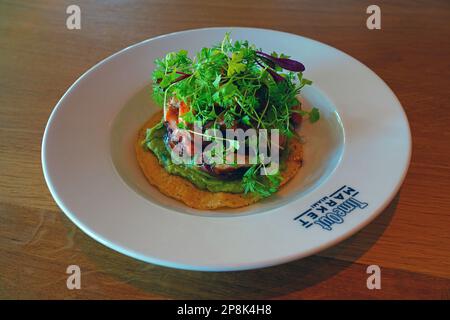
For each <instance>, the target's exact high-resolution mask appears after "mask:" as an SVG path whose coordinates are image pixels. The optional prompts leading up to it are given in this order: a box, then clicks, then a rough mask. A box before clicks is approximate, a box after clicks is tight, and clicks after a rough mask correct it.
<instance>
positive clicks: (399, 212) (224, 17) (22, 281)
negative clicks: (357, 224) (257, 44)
mask: <svg viewBox="0 0 450 320" xmlns="http://www.w3.org/2000/svg"><path fill="white" fill-rule="evenodd" d="M69 4H78V5H79V6H80V7H81V11H82V12H81V13H82V29H81V30H68V29H67V28H66V25H65V22H66V17H67V14H66V8H67V6H68V5H69ZM370 4H372V1H364V0H363V1H360V0H358V1H357V0H354V1H325V0H320V1H318V0H315V1H298V0H283V1H267V0H262V1H247V0H227V1H220V2H215V1H211V0H195V1H181V0H173V1H170V0H153V1H138V0H135V1H119V0H115V1H106V0H105V1H97V2H94V1H74V0H72V1H55V0H47V1H8V0H1V1H0V298H3V299H11V298H19V299H21V298H30V299H47V298H51V299H56V298H58V299H81V298H100V299H103V298H105V299H117V298H125V299H128V298H148V299H173V298H191V299H197V298H226V299H231V298H239V299H246V298H261V299H266V298H270V299H312V298H324V299H343V298H352V299H364V298H374V299H383V298H395V299H409V298H417V299H431V298H437V299H450V197H449V194H450V150H449V147H450V129H449V126H450V89H449V88H450V80H449V79H450V72H449V71H450V59H449V57H450V24H449V21H450V2H449V1H446V0H442V1H389V2H387V1H377V2H376V4H378V5H379V6H380V7H381V12H382V29H381V30H372V31H371V30H368V29H367V28H366V25H365V22H366V18H367V16H368V15H367V14H366V8H367V6H368V5H370ZM209 26H252V27H262V28H272V29H278V30H282V31H287V32H292V33H296V34H300V35H303V36H306V37H310V38H313V39H316V40H319V41H322V42H325V43H327V44H330V45H332V46H334V47H336V48H338V49H341V50H343V51H345V52H347V53H348V54H350V55H352V56H353V57H355V58H357V59H359V60H360V61H362V62H363V63H365V64H366V65H367V66H369V67H370V68H371V69H372V70H374V71H375V72H376V73H377V74H378V75H379V76H380V77H381V78H383V79H384V80H385V81H386V82H387V84H388V85H389V86H390V87H391V88H392V90H393V91H394V92H395V93H396V95H397V96H398V98H399V99H400V101H401V103H402V105H403V106H404V108H405V110H406V113H407V115H408V118H409V121H410V125H411V129H412V135H413V155H412V162H411V166H410V169H409V173H408V175H407V177H406V180H405V182H404V184H403V187H402V188H401V190H400V192H399V193H398V194H397V196H396V197H395V199H394V201H393V202H392V203H391V204H390V206H389V207H388V208H387V209H386V210H385V211H384V212H383V213H382V214H381V215H380V216H379V218H377V219H376V221H375V222H373V223H372V224H370V225H369V226H368V227H366V228H365V229H363V230H362V231H361V232H359V233H358V234H356V235H355V236H353V237H352V238H350V239H348V240H346V241H344V242H343V243H341V244H339V245H337V246H335V247H333V248H332V249H329V250H327V251H324V252H321V253H320V254H317V255H315V256H312V257H309V258H306V259H302V260H299V261H295V262H292V263H288V264H285V265H280V266H277V267H271V268H267V269H261V270H254V271H243V272H229V273H202V272H192V271H180V270H172V269H168V268H164V267H159V266H155V265H151V264H146V263H142V262H139V261H136V260H133V259H131V258H128V257H126V256H123V255H121V254H119V253H116V252H114V251H112V250H110V249H108V248H106V247H104V246H102V245H101V244H99V243H98V242H96V241H94V240H92V239H91V238H89V237H88V236H87V235H85V234H84V233H83V232H81V231H80V230H79V229H78V228H77V227H76V226H75V225H74V224H73V223H71V222H70V221H69V220H68V219H67V218H66V217H65V216H64V215H63V214H62V212H61V211H60V210H59V209H58V207H57V206H56V204H55V202H54V201H53V199H52V197H51V195H50V193H49V191H48V189H47V187H46V185H45V182H44V179H43V175H42V170H41V161H40V148H41V140H42V134H43V131H44V128H45V124H46V121H47V119H48V117H49V115H50V112H51V110H52V108H53V107H54V106H55V104H56V102H57V101H58V99H59V98H60V97H61V96H62V95H63V94H64V92H65V91H66V90H67V88H68V87H69V86H70V85H71V84H72V83H73V82H74V81H75V80H76V79H77V78H78V77H79V76H80V75H81V74H82V73H83V72H84V71H86V70H87V69H88V68H89V67H91V66H92V65H94V64H95V63H97V62H98V61H100V60H101V59H103V58H105V57H107V56H109V55H110V54H112V53H114V52H116V51H118V50H120V49H122V48H124V47H126V46H129V45H131V44H134V43H136V42H139V41H141V40H144V39H147V38H150V37H153V36H157V35H160V34H165V33H169V32H173V31H178V30H183V29H190V28H199V27H209ZM70 264H77V265H79V266H80V267H81V270H82V289H81V290H68V289H67V287H66V279H67V275H66V268H67V266H68V265H70ZM371 264H377V265H379V266H380V267H381V271H382V289H381V290H368V289H367V288H366V279H367V276H368V275H367V274H366V268H367V266H368V265H371Z"/></svg>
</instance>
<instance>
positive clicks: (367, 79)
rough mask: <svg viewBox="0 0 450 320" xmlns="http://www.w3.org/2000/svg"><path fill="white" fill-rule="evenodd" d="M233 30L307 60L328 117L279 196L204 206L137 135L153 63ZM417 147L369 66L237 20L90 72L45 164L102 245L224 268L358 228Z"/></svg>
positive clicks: (169, 261) (161, 260) (52, 122)
mask: <svg viewBox="0 0 450 320" xmlns="http://www.w3.org/2000/svg"><path fill="white" fill-rule="evenodd" d="M226 31H232V38H233V39H234V40H244V39H246V40H249V41H250V43H254V44H256V45H257V46H258V47H261V48H262V49H263V50H264V51H265V52H272V51H277V52H283V53H285V54H288V55H290V56H292V58H293V59H296V60H299V61H302V62H303V63H304V64H305V66H306V72H305V76H306V77H307V78H309V79H312V80H313V81H314V84H313V85H312V86H311V87H309V88H307V89H306V90H304V92H303V94H302V99H303V100H304V101H305V104H306V105H307V106H308V105H310V106H312V105H313V106H315V107H317V108H319V109H320V112H321V116H322V117H321V120H320V121H319V122H318V123H316V124H314V125H309V124H307V123H305V124H304V126H303V127H302V128H301V131H300V134H301V135H303V136H304V137H305V140H306V144H305V159H304V167H303V168H302V170H301V171H300V173H299V174H298V175H297V176H296V178H295V179H294V180H293V181H291V182H290V183H289V184H288V185H287V186H286V187H285V188H283V189H282V190H281V191H280V192H279V194H277V195H276V196H274V197H272V198H270V199H268V200H266V201H263V202H261V203H258V204H256V205H254V206H250V207H247V208H244V209H239V210H219V211H211V212H208V211H198V210H194V209H191V208H188V207H186V206H184V205H183V204H181V203H179V202H177V201H175V200H172V199H169V198H167V197H165V196H163V195H162V194H160V193H159V192H158V191H157V190H156V189H155V188H154V187H152V186H150V185H149V184H148V183H147V181H146V180H145V178H144V176H143V175H142V173H141V172H140V170H139V168H138V165H137V162H136V160H135V155H134V150H133V143H134V140H135V139H136V133H137V130H138V128H139V127H140V126H141V125H142V124H143V123H144V122H145V120H146V119H147V118H148V117H149V116H150V115H151V114H152V113H153V112H155V111H156V110H157V107H156V106H154V105H153V103H152V101H151V98H150V93H149V92H150V88H149V85H150V76H151V72H152V70H153V61H154V59H155V58H157V57H161V56H163V55H165V54H166V53H167V52H170V51H176V50H180V49H186V50H188V51H189V52H190V53H191V54H193V53H195V52H196V51H198V50H199V49H200V48H202V47H204V46H210V45H212V44H215V43H218V42H219V41H221V39H222V38H223V36H224V34H225V32H226ZM410 153H411V137H410V130H409V126H408V121H407V119H406V116H405V113H404V111H403V109H402V107H401V105H400V103H399V101H398V100H397V98H396V97H395V95H394V94H393V93H392V91H391V90H390V89H389V88H388V86H387V85H386V84H385V83H384V82H383V81H382V80H381V79H380V78H379V77H378V76H377V75H376V74H375V73H373V72H372V71H371V70H369V69H368V68H367V67H365V66H364V65H363V64H361V63H360V62H358V61H357V60H355V59H353V58H352V57H350V56H348V55H347V54H345V53H343V52H341V51H339V50H337V49H334V48H332V47H330V46H327V45H325V44H323V43H320V42H317V41H314V40H311V39H307V38H303V37H300V36H297V35H293V34H288V33H283V32H278V31H272V30H263V29H252V28H231V27H230V28H210V29H198V30H189V31H183V32H177V33H173V34H169V35H164V36H160V37H157V38H154V39H150V40H146V41H144V42H141V43H139V44H136V45H133V46H131V47H129V48H126V49H124V50H122V51H120V52H118V53H116V54H114V55H112V56H111V57H109V58H107V59H105V60H103V61H102V62H100V63H99V64H97V65H96V66H94V67H93V68H91V69H90V70H88V71H87V72H86V73H85V74H84V75H82V76H81V77H80V78H79V79H78V80H77V81H76V82H75V83H74V84H73V85H72V86H71V87H70V88H69V90H68V91H67V92H66V93H65V94H64V96H63V97H62V98H61V100H60V101H59V102H58V104H57V105H56V107H55V109H54V110H53V112H52V114H51V116H50V119H49V121H48V124H47V127H46V130H45V134H44V138H43V144H42V166H43V171H44V175H45V179H46V181H47V184H48V187H49V189H50V191H51V193H52V195H53V197H54V199H55V201H56V202H57V204H58V205H59V207H60V208H61V209H62V210H63V211H64V213H65V214H66V215H67V216H68V217H69V218H70V219H71V220H72V221H73V222H74V223H75V224H76V225H78V226H79V227H80V228H81V229H82V230H83V231H84V232H86V233H87V234H89V235H90V236H91V237H93V238H94V239H96V240H98V241H99V242H101V243H103V244H104V245H106V246H108V247H110V248H112V249H114V250H117V251H119V252H121V253H123V254H126V255H129V256H132V257H134V258H137V259H141V260H144V261H147V262H150V263H156V264H160V265H165V266H169V267H175V268H183V269H194V270H209V271H214V270H216V271H219V270H220V271H226V270H242V269H251V268H260V267H265V266H270V265H275V264H279V263H283V262H287V261H291V260H295V259H299V258H302V257H305V256H307V255H311V254H313V253H316V252H318V251H319V250H323V249H325V248H327V247H329V246H331V245H334V244H336V243H338V242H339V241H341V240H343V239H345V238H347V237H349V236H350V235H352V234H354V233H355V232H357V231H358V230H359V229H361V228H362V227H364V226H365V225H366V224H368V223H369V222H370V221H371V220H373V219H374V218H375V217H376V216H377V215H378V214H379V213H380V212H381V211H382V210H383V208H385V207H386V206H387V204H388V203H389V202H390V201H391V200H392V198H393V196H394V195H395V194H396V192H397V191H398V189H399V187H400V185H401V183H402V181H403V178H404V176H405V174H406V171H407V168H408V164H409V160H410Z"/></svg>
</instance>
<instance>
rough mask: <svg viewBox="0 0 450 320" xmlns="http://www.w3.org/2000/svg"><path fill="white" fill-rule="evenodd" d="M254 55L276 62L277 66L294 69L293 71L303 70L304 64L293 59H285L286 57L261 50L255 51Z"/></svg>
mask: <svg viewBox="0 0 450 320" xmlns="http://www.w3.org/2000/svg"><path fill="white" fill-rule="evenodd" d="M256 55H257V56H258V57H260V58H264V59H267V60H270V61H271V62H272V63H274V64H276V65H277V66H279V67H281V68H283V69H286V70H289V71H295V72H303V71H305V66H304V65H303V64H302V63H300V62H298V61H295V60H292V59H287V58H276V57H273V56H271V55H270V54H267V53H264V52H262V51H256Z"/></svg>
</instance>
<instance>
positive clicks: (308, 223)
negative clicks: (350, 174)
mask: <svg viewBox="0 0 450 320" xmlns="http://www.w3.org/2000/svg"><path fill="white" fill-rule="evenodd" d="M358 195H359V191H358V190H356V189H355V188H353V187H349V186H346V185H344V186H342V187H340V188H339V189H338V190H336V191H334V192H333V193H331V194H330V195H328V196H325V197H323V198H322V199H320V200H318V201H316V202H315V203H313V204H312V205H311V206H310V207H309V209H307V210H305V211H303V212H302V213H301V214H299V215H298V216H296V217H295V218H294V221H296V222H297V223H299V224H300V225H301V226H302V227H303V228H306V229H307V228H310V227H312V226H320V227H321V228H322V229H323V230H327V231H331V230H333V226H334V225H336V224H342V223H344V221H345V218H346V217H347V215H348V214H350V213H352V212H354V211H355V210H358V209H360V210H362V209H365V208H366V207H367V206H368V205H369V204H368V203H367V202H363V201H361V200H360V199H359V197H358V198H357V196H358Z"/></svg>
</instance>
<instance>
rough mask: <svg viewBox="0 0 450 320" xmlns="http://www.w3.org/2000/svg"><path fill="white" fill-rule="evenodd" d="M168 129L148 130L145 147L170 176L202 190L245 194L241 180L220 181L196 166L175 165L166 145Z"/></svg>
mask: <svg viewBox="0 0 450 320" xmlns="http://www.w3.org/2000/svg"><path fill="white" fill-rule="evenodd" d="M165 133H166V129H165V127H164V126H163V124H162V123H158V124H157V125H156V126H154V127H153V128H151V129H147V135H146V139H145V141H144V145H145V146H146V147H147V148H148V149H149V150H151V151H152V152H153V153H154V154H155V156H156V157H157V158H158V160H159V163H160V164H161V165H162V166H163V167H164V168H165V169H166V171H167V172H169V173H170V174H174V175H178V176H181V177H183V178H185V179H188V180H189V181H190V182H192V183H193V184H194V185H195V186H197V187H198V188H200V189H203V190H208V191H211V192H229V193H243V192H244V188H243V186H242V184H241V179H238V180H219V179H217V178H215V177H213V176H211V175H209V174H208V173H206V172H204V171H201V170H199V169H198V168H197V167H196V166H195V165H186V164H174V163H173V162H172V159H171V156H170V152H169V150H168V149H167V146H166V144H165V143H164V134H165Z"/></svg>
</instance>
